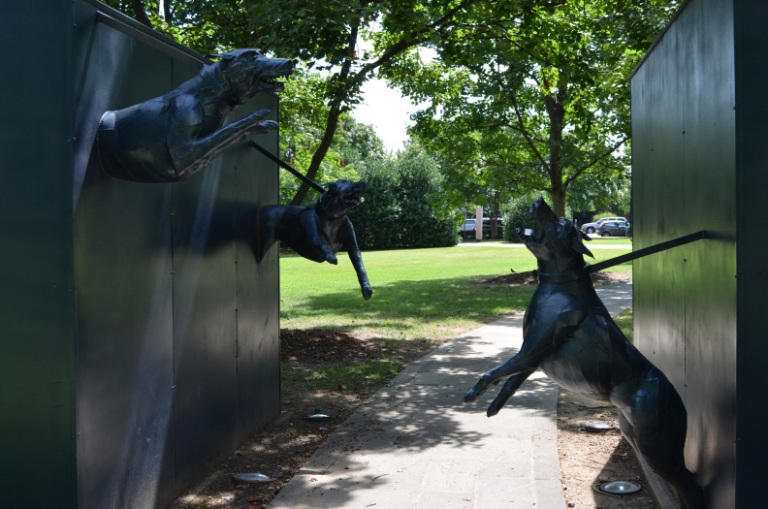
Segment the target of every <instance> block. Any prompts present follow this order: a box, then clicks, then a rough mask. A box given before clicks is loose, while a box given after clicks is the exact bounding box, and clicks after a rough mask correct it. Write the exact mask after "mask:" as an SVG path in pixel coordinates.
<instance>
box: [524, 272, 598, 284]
mask: <svg viewBox="0 0 768 509" xmlns="http://www.w3.org/2000/svg"><path fill="white" fill-rule="evenodd" d="M534 273H536V278H537V279H538V280H539V283H544V284H549V285H554V284H558V283H570V282H571V281H578V280H579V279H581V278H582V277H585V276H587V273H586V272H585V271H583V270H578V271H577V270H572V271H568V272H539V271H538V270H534Z"/></svg>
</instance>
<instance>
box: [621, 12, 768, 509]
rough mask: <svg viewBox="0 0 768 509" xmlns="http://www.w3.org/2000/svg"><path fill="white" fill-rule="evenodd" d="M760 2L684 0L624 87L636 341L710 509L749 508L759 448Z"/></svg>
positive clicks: (767, 150) (767, 156)
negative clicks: (677, 240)
mask: <svg viewBox="0 0 768 509" xmlns="http://www.w3.org/2000/svg"><path fill="white" fill-rule="evenodd" d="M766 21H768V5H765V4H764V3H760V2H750V1H742V0H735V1H721V0H691V1H690V2H688V3H687V4H686V5H685V7H684V9H683V10H682V11H681V12H680V13H679V15H678V16H677V18H676V19H675V21H674V23H673V24H672V25H671V26H670V28H669V29H668V30H667V31H666V32H665V33H664V34H663V36H662V37H661V38H660V39H659V40H658V41H657V43H656V45H655V46H654V47H653V48H652V50H651V51H650V52H649V54H648V56H647V57H646V59H645V61H644V62H643V63H642V64H641V65H640V66H639V68H638V69H637V70H636V72H635V74H634V76H633V78H632V137H633V202H634V211H633V213H634V218H635V221H634V228H635V239H634V241H635V247H636V248H642V247H645V246H648V245H651V244H654V243H656V242H659V241H662V240H667V239H671V238H674V237H677V236H680V235H684V234H687V233H692V232H695V231H698V230H707V231H708V232H709V233H710V234H711V238H709V239H706V240H703V241H699V242H696V243H693V244H688V245H686V246H682V247H678V248H675V249H672V250H669V251H666V252H664V253H661V254H657V255H653V256H651V257H648V258H643V259H640V260H637V261H636V262H635V266H634V284H635V338H636V343H637V344H638V346H639V347H640V348H641V350H642V351H643V353H645V354H646V355H647V356H648V357H649V358H650V359H651V360H652V361H653V362H654V363H655V364H657V365H658V366H659V367H660V368H661V369H662V370H663V371H664V372H665V373H666V374H667V375H668V376H669V377H670V379H671V380H672V382H673V383H674V384H675V387H676V388H677V389H678V391H679V392H680V393H681V395H682V396H683V399H684V401H685V404H686V407H687V409H688V442H687V445H686V462H687V464H688V466H689V468H691V469H692V470H695V471H697V477H698V479H699V482H700V483H701V484H703V485H704V486H706V487H707V490H708V499H709V504H710V505H708V507H718V508H720V507H722V508H728V507H744V508H747V507H759V506H761V505H762V503H761V502H760V493H759V490H760V488H761V480H760V479H759V476H760V475H761V474H762V472H763V471H764V466H763V461H764V458H765V454H766V452H767V451H766V444H768V440H766V438H765V433H764V432H763V431H762V428H763V422H764V421H765V419H764V416H765V413H766V410H765V405H764V404H763V398H762V396H761V395H760V391H759V387H760V385H761V383H764V379H763V377H762V373H763V372H764V371H765V369H766V366H767V365H768V345H766V344H765V343H764V342H763V341H762V335H763V327H762V324H763V323H764V319H765V318H764V317H765V315H766V312H768V307H767V305H766V303H767V302H768V294H767V293H766V292H768V290H767V289H766V281H765V279H764V277H765V276H764V275H763V274H764V270H765V269H764V263H765V261H764V255H763V254H764V253H765V252H766V248H767V247H768V246H766V240H765V233H764V228H763V227H762V223H763V221H762V218H761V216H762V210H761V209H760V204H761V203H763V198H762V195H763V194H764V191H765V189H766V184H768V179H766V169H768V168H766V164H767V162H768V145H767V144H766V142H765V139H766V134H768V133H766V127H765V125H766V124H765V119H766V113H768V108H767V107H766V102H765V97H764V89H765V87H764V86H763V84H764V82H765V79H766V77H768V65H766V62H765V61H766V59H765V54H766V53H767V52H768V33H767V32H766V30H765V26H766V24H765V23H766Z"/></svg>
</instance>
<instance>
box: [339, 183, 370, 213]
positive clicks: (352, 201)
mask: <svg viewBox="0 0 768 509" xmlns="http://www.w3.org/2000/svg"><path fill="white" fill-rule="evenodd" d="M363 194H365V184H364V183H363V182H361V183H360V184H358V186H357V187H356V188H355V189H354V190H353V191H351V192H350V193H349V194H346V195H345V196H344V205H346V206H347V207H349V208H353V207H357V206H358V205H360V203H361V202H362V201H363Z"/></svg>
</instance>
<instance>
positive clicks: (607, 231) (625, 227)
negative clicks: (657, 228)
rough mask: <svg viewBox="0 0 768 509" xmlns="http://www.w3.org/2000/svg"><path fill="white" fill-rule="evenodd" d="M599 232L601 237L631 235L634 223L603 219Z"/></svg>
mask: <svg viewBox="0 0 768 509" xmlns="http://www.w3.org/2000/svg"><path fill="white" fill-rule="evenodd" d="M597 234H598V235H600V236H601V237H630V236H632V225H631V224H629V223H628V222H627V221H626V220H624V221H603V222H602V223H600V226H598V227H597Z"/></svg>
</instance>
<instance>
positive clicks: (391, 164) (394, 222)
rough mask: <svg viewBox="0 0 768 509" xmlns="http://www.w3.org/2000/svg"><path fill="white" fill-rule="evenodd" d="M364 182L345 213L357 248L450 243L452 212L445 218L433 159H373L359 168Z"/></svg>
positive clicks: (453, 224) (452, 238) (453, 239)
mask: <svg viewBox="0 0 768 509" xmlns="http://www.w3.org/2000/svg"><path fill="white" fill-rule="evenodd" d="M359 172H360V175H361V177H362V178H363V180H365V182H366V184H367V190H366V193H365V201H364V203H363V204H362V205H361V206H359V207H357V208H356V209H354V210H353V211H352V212H350V214H349V217H350V219H351V220H352V222H353V224H354V225H355V231H356V232H357V238H358V243H359V244H360V247H361V248H362V249H405V248H420V247H444V246H452V245H455V244H456V241H457V233H456V232H457V231H458V224H457V222H456V218H455V217H451V216H449V217H445V216H446V215H447V214H446V212H445V207H442V204H443V202H442V201H441V198H443V194H444V193H443V186H442V176H441V175H440V173H439V172H438V170H437V166H436V164H435V163H434V161H433V160H432V159H431V158H429V157H428V156H426V155H423V154H415V155H411V156H408V155H407V154H406V156H404V157H401V158H400V159H398V160H397V161H391V160H390V161H373V162H369V163H368V164H366V165H365V166H361V167H360V169H359Z"/></svg>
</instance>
